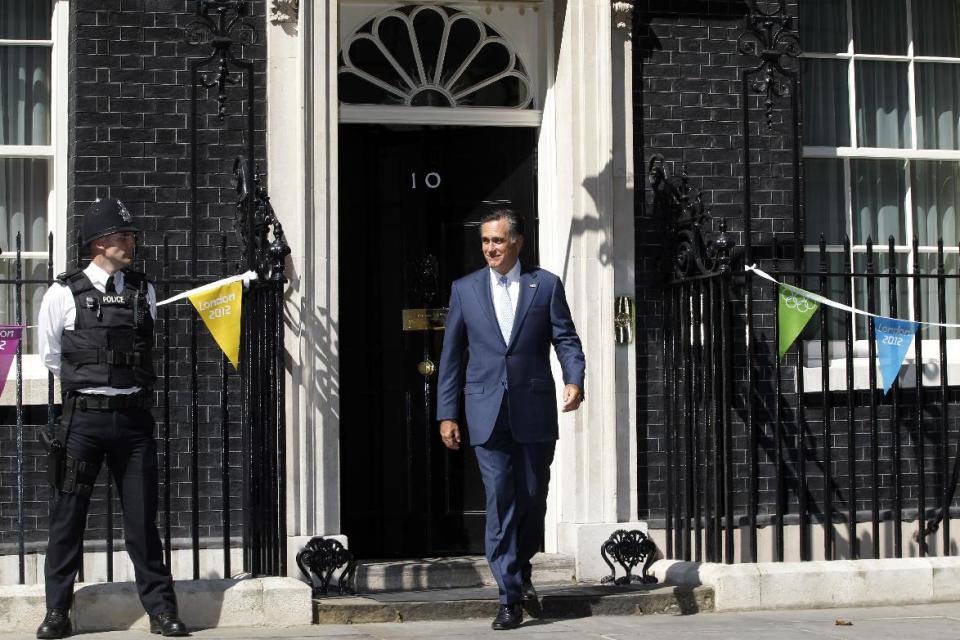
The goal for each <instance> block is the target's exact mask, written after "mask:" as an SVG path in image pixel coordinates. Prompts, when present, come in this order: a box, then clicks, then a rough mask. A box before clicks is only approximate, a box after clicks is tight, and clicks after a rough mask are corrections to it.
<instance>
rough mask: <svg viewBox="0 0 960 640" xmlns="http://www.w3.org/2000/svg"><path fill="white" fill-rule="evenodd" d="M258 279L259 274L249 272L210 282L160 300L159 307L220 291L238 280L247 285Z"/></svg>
mask: <svg viewBox="0 0 960 640" xmlns="http://www.w3.org/2000/svg"><path fill="white" fill-rule="evenodd" d="M256 279H257V274H256V273H255V272H253V271H247V272H246V273H241V274H239V275H235V276H230V277H228V278H223V279H222V280H217V281H216V282H210V283H208V284H205V285H203V286H202V287H197V288H195V289H190V290H188V291H184V292H183V293H178V294H177V295H175V296H170V297H169V298H167V299H166V300H160V301H159V302H157V306H158V307H162V306H163V305H165V304H170V303H171V302H176V301H177V300H183V299H184V298H189V297H190V296H194V295H196V294H198V293H206V292H208V291H211V290H213V289H219V288H220V287H222V286H224V285H227V284H230V283H232V282H237V281H238V280H242V281H243V282H244V284H246V283H248V282H250V281H251V280H256Z"/></svg>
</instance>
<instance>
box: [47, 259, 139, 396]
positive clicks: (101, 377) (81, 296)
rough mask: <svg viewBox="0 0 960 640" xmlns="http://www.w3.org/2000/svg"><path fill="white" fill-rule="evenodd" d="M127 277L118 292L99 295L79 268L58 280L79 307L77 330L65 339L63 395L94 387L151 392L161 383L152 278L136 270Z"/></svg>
mask: <svg viewBox="0 0 960 640" xmlns="http://www.w3.org/2000/svg"><path fill="white" fill-rule="evenodd" d="M123 276H124V278H123V279H124V282H123V291H121V292H119V293H100V292H99V291H97V289H96V288H95V287H94V286H93V283H91V282H90V279H89V278H87V276H86V274H84V273H83V271H81V270H80V269H74V270H72V271H68V272H66V273H62V274H60V275H59V276H57V281H58V282H59V283H60V284H62V285H64V286H67V287H69V288H70V292H71V293H72V294H73V301H74V304H75V305H76V307H77V317H76V321H75V323H74V328H73V330H72V331H66V330H65V331H64V332H63V335H62V337H61V361H60V388H61V390H62V391H63V392H64V393H66V392H69V391H76V390H78V389H85V388H89V387H116V388H121V389H122V388H127V387H143V388H144V389H150V388H151V387H152V385H153V383H154V381H156V379H157V376H156V375H155V374H154V372H153V316H151V315H150V308H149V302H148V301H147V277H146V275H145V274H143V273H139V272H136V271H124V272H123Z"/></svg>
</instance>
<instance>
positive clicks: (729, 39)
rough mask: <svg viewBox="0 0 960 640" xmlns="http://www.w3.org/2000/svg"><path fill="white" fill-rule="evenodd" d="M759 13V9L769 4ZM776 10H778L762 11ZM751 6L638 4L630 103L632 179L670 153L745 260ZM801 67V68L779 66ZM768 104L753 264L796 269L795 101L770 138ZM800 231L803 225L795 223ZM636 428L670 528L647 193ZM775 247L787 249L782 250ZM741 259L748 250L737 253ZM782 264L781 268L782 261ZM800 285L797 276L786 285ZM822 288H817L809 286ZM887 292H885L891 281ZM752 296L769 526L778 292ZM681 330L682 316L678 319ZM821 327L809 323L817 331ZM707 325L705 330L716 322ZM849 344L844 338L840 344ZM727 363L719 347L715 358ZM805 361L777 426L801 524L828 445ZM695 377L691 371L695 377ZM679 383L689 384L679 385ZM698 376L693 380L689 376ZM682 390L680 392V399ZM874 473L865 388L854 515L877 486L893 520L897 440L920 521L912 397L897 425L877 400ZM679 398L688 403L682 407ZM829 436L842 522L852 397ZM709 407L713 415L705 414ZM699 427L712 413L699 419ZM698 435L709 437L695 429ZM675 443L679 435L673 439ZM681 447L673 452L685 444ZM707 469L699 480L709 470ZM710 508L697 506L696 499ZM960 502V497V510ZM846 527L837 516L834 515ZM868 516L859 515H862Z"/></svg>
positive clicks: (935, 449) (933, 428) (907, 395)
mask: <svg viewBox="0 0 960 640" xmlns="http://www.w3.org/2000/svg"><path fill="white" fill-rule="evenodd" d="M761 4H763V3H762V2H761ZM767 6H768V7H769V6H770V4H768V5H767ZM797 6H798V5H797V3H796V2H787V7H788V12H789V13H790V14H791V15H793V16H794V17H796V15H797ZM746 13H747V3H746V2H720V1H710V0H702V1H700V0H644V1H641V2H639V3H638V6H637V12H636V16H635V20H636V23H635V25H634V46H635V49H634V56H635V57H634V73H635V78H636V79H635V82H634V101H635V108H634V112H635V123H636V131H635V140H634V142H635V146H636V150H637V151H636V154H635V157H636V159H637V166H636V171H637V175H638V176H639V175H643V174H644V173H646V171H647V163H648V162H649V160H650V157H651V156H652V155H653V154H655V153H658V154H662V155H663V156H664V158H665V160H666V161H667V166H668V169H669V170H670V172H671V173H673V174H677V173H679V172H680V171H681V166H682V165H686V169H687V171H688V172H689V175H690V178H691V183H692V184H693V185H694V186H695V187H696V188H697V189H701V190H702V191H703V198H704V202H705V203H706V205H707V206H708V207H709V208H710V210H711V212H712V215H713V223H712V224H713V228H712V229H708V231H716V229H717V223H718V221H719V220H720V219H721V218H724V219H726V221H727V224H728V228H729V230H730V231H731V232H732V233H733V236H734V238H735V239H736V241H737V246H738V247H739V248H740V249H741V250H742V247H743V245H744V242H745V238H744V236H743V233H742V231H743V223H742V215H743V214H742V211H743V204H744V190H745V185H744V162H745V154H744V151H743V108H742V96H741V83H740V81H739V78H740V73H741V70H742V69H744V68H753V67H756V66H758V64H759V60H758V59H756V58H751V57H747V56H743V55H740V54H739V53H738V52H737V39H738V38H739V37H740V35H741V33H742V32H743V30H744V26H745V16H746ZM785 62H787V63H789V64H790V65H792V67H791V68H795V61H792V60H785ZM764 100H765V96H761V95H757V94H751V95H750V96H749V98H748V107H749V110H750V118H749V133H750V137H751V147H750V152H749V162H750V166H751V174H752V179H751V184H750V185H749V187H750V190H751V194H752V199H753V207H752V210H751V222H752V235H751V241H752V246H753V250H754V260H760V261H761V266H763V268H764V269H767V270H768V271H773V270H774V269H776V268H778V267H779V268H780V269H784V270H787V269H791V268H792V267H793V260H792V251H791V245H792V243H793V240H794V232H795V231H799V232H800V233H802V232H803V230H802V229H799V230H795V229H794V221H793V200H794V195H793V189H794V185H795V180H796V179H797V178H796V177H795V176H794V168H793V163H792V160H793V150H794V127H793V122H792V119H791V103H790V99H789V98H781V99H779V100H778V102H777V103H776V107H775V109H774V112H773V118H772V123H773V127H772V128H768V127H767V123H766V118H765V113H764V109H763V101H764ZM801 225H802V220H801ZM636 227H637V263H636V265H637V302H638V304H637V308H638V310H639V317H638V319H637V327H638V332H637V336H638V339H637V341H638V343H637V385H638V389H637V394H638V405H637V406H638V415H637V429H638V437H639V442H640V452H639V469H638V474H639V479H640V487H641V495H640V504H639V508H640V515H641V518H648V519H650V521H651V524H652V526H654V527H662V526H664V516H665V510H666V504H667V500H666V483H667V478H666V468H667V459H668V458H667V450H668V438H669V437H670V435H671V434H676V433H677V430H678V428H679V427H677V426H676V425H674V426H673V427H672V432H668V431H667V429H668V427H667V419H666V418H667V417H666V416H665V412H664V398H665V396H664V389H665V387H666V386H667V384H668V383H670V382H673V378H672V377H671V376H670V375H669V374H668V372H666V371H665V367H664V358H663V336H664V333H663V331H662V329H661V327H662V323H663V308H664V296H665V291H669V286H668V285H667V284H666V283H667V282H668V281H669V277H668V271H669V268H670V266H671V265H670V264H669V260H668V258H669V251H668V248H667V247H666V246H665V241H666V235H665V233H664V221H663V220H660V219H658V218H657V212H655V211H654V210H653V206H652V194H651V192H650V190H649V189H646V192H645V194H644V196H643V197H639V194H638V203H637V218H636ZM777 247H779V248H777ZM741 255H742V254H741ZM774 255H777V256H780V257H781V258H785V259H781V260H777V261H774V260H772V258H773V257H774ZM735 269H736V270H740V269H742V260H740V261H739V262H736V261H735ZM791 281H792V280H791ZM742 282H743V280H742V278H741V279H739V280H735V281H734V284H733V287H732V290H731V298H730V299H731V302H732V307H733V317H734V331H733V338H734V339H733V341H732V343H730V346H731V349H732V353H733V358H734V361H733V364H734V367H735V373H734V380H735V383H734V402H733V406H734V412H733V424H732V428H731V435H732V446H733V450H732V455H731V460H732V466H733V475H734V478H733V489H734V505H735V507H736V508H735V515H736V516H741V515H743V514H745V513H746V511H747V500H748V495H749V492H748V487H749V479H750V477H751V475H752V474H751V468H750V465H749V464H748V462H749V460H750V453H749V452H750V434H749V433H748V429H747V426H746V423H745V417H746V416H745V414H746V410H745V408H746V406H747V393H746V384H745V382H746V375H747V374H746V371H747V368H746V365H747V363H746V361H745V359H744V357H743V356H744V353H745V348H744V340H743V335H744V333H743V321H744V320H743V318H744V305H743V301H744V293H745V292H744V287H743V286H742ZM805 286H807V287H809V288H813V289H816V287H817V284H816V282H807V284H806V285H805ZM884 286H885V285H884ZM753 292H754V318H753V321H754V324H753V333H752V335H753V336H754V347H755V355H754V358H753V362H752V364H753V367H754V374H755V380H756V382H757V384H756V387H755V396H754V407H755V411H756V422H757V424H758V425H759V429H760V434H759V448H758V463H757V464H758V469H759V473H758V474H757V476H758V477H757V480H758V482H757V484H758V492H759V496H758V498H759V505H758V511H759V514H760V520H761V522H764V521H767V522H768V521H769V516H770V515H771V514H773V513H774V512H775V504H776V475H775V474H776V467H775V465H774V463H773V461H774V455H775V439H774V423H775V417H776V413H775V411H776V405H775V400H774V398H775V397H776V394H775V392H774V363H775V358H776V354H775V345H774V333H773V322H774V315H773V304H774V297H773V296H774V291H773V288H772V287H770V286H760V285H759V284H756V285H755V286H754V289H753ZM674 320H676V319H674ZM818 324H819V322H818V321H815V322H813V323H811V325H818ZM705 326H707V327H708V329H707V330H708V331H710V329H711V328H715V327H711V326H710V323H709V322H708V323H707V324H706V325H705ZM818 338H819V334H818V333H817V328H816V326H812V327H811V328H808V331H807V333H806V334H805V335H804V336H803V339H807V340H816V339H818ZM833 338H834V339H838V338H840V339H842V336H833ZM717 353H718V354H719V351H718V352H717ZM708 364H709V363H708V362H706V361H695V362H693V363H690V362H682V363H680V364H679V365H678V366H681V367H683V369H684V371H687V372H689V373H690V374H692V375H694V376H699V375H702V374H703V373H704V372H705V371H706V367H707V365H708ZM797 364H798V363H797V358H796V356H795V355H794V354H790V355H788V357H787V359H786V360H785V362H784V363H783V368H782V384H783V393H782V395H781V397H782V406H781V413H780V415H781V420H782V423H783V433H784V434H785V435H784V440H783V452H784V459H785V460H786V461H787V464H786V466H785V468H784V469H785V472H784V480H783V484H784V487H785V494H784V504H785V505H786V512H787V514H788V518H789V515H790V514H792V515H793V516H794V518H793V519H794V520H795V516H796V514H797V513H798V510H799V504H800V500H801V496H803V495H806V498H807V499H808V500H809V509H808V510H809V512H810V513H811V514H813V516H814V519H816V517H817V514H819V513H821V512H822V509H823V504H824V500H823V486H824V478H825V469H824V467H823V465H822V464H821V463H820V461H822V460H823V458H824V456H823V452H824V447H825V442H824V436H823V421H822V415H823V411H822V409H821V406H822V396H821V395H819V394H811V393H805V394H804V405H805V407H804V409H803V411H802V420H803V422H802V424H800V423H798V411H797V406H798V403H799V397H798V394H797V386H796V385H797V383H796V370H797ZM694 369H696V371H694ZM677 380H678V381H679V382H680V383H681V384H682V383H683V382H684V378H683V375H682V374H681V375H679V377H678V378H677ZM693 380H697V378H696V377H695V378H693ZM681 393H682V391H681ZM925 394H926V395H925V397H924V399H923V402H922V411H923V420H924V426H925V429H926V433H925V438H924V439H923V442H924V446H925V450H924V451H925V456H926V472H927V474H926V482H927V503H926V504H927V508H931V507H934V506H936V505H937V504H939V498H938V497H937V495H938V491H939V489H938V488H939V487H940V486H941V483H942V482H943V465H942V462H941V458H940V456H941V452H942V449H941V447H942V445H943V439H942V437H941V435H940V430H939V429H940V428H939V422H940V400H939V397H938V393H937V391H936V390H935V389H929V390H928V391H925ZM877 403H878V405H880V406H879V408H878V424H877V430H878V434H879V435H878V444H879V460H880V463H879V474H878V480H877V482H876V483H874V482H873V477H872V473H871V466H870V460H871V449H870V444H871V438H872V436H871V421H870V419H869V409H868V404H869V394H868V393H867V392H864V391H859V392H856V393H855V394H854V404H855V406H856V407H857V409H856V412H855V418H854V432H855V447H854V449H855V456H854V458H855V462H854V464H855V471H856V473H855V475H856V483H857V487H858V488H857V492H856V499H855V505H854V506H855V508H856V509H857V510H858V511H861V512H863V511H864V510H868V509H869V508H870V507H871V500H872V491H871V490H872V488H873V487H876V488H877V491H878V496H879V498H880V508H881V517H889V510H890V509H891V508H892V507H893V504H894V489H893V483H894V475H893V467H894V463H893V451H892V444H893V434H894V432H895V430H899V431H898V433H899V436H900V439H901V443H902V450H901V457H902V465H901V474H902V483H903V487H904V490H903V496H902V497H903V500H904V504H903V506H904V509H905V515H906V517H913V514H914V513H915V512H916V508H917V497H918V491H917V484H918V474H917V469H918V465H917V458H918V455H919V454H918V447H917V446H916V443H917V442H919V441H920V439H919V437H918V433H919V430H918V426H917V421H916V417H915V416H916V414H917V409H916V405H917V400H916V395H915V394H914V393H913V392H912V391H905V392H904V393H903V395H902V396H901V398H900V408H899V414H898V416H897V421H896V422H895V421H894V420H893V419H892V418H893V415H892V408H891V396H888V397H887V398H885V399H884V398H880V397H879V394H877ZM682 404H683V400H681V406H682ZM830 404H831V406H832V407H833V409H831V416H832V423H833V424H832V427H831V434H830V443H829V444H830V448H831V452H832V458H833V460H832V464H831V467H830V469H829V471H830V474H831V475H832V477H833V486H834V488H835V490H834V492H833V495H834V510H835V512H841V511H843V512H845V511H846V510H847V509H848V508H849V506H850V505H849V504H848V502H847V500H848V496H849V491H848V479H847V473H848V469H847V468H848V457H847V426H846V422H845V420H846V415H847V414H846V396H845V395H844V394H832V395H831V397H830ZM946 404H947V405H948V409H947V410H948V412H949V420H948V425H947V426H948V429H947V430H948V441H949V442H948V448H947V452H948V454H949V456H950V459H951V460H952V458H953V455H954V450H955V446H954V445H953V444H949V443H954V442H956V440H957V431H958V429H960V419H958V418H960V416H958V413H960V406H958V404H960V396H958V391H957V389H951V390H950V391H949V392H948V397H947V399H946ZM704 406H705V405H704ZM700 415H701V418H703V416H704V415H706V414H700ZM700 428H701V429H703V428H704V426H703V424H701V427H700ZM678 437H679V436H678ZM801 440H802V441H803V442H804V446H805V447H806V449H807V452H808V453H807V458H806V463H805V465H804V467H803V468H804V469H805V471H806V475H807V478H806V483H805V484H804V483H803V482H801V479H800V478H799V477H798V474H797V470H798V468H799V464H800V463H799V462H798V460H799V453H798V449H799V446H800V442H801ZM677 444H679V442H678V443H677ZM705 471H706V469H705V467H704V466H702V461H701V467H700V472H701V473H704V472H705ZM701 499H703V498H701ZM954 504H955V505H956V501H955V503H954ZM836 517H838V516H837V515H835V518H836ZM860 519H861V520H862V519H863V513H861V515H860Z"/></svg>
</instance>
